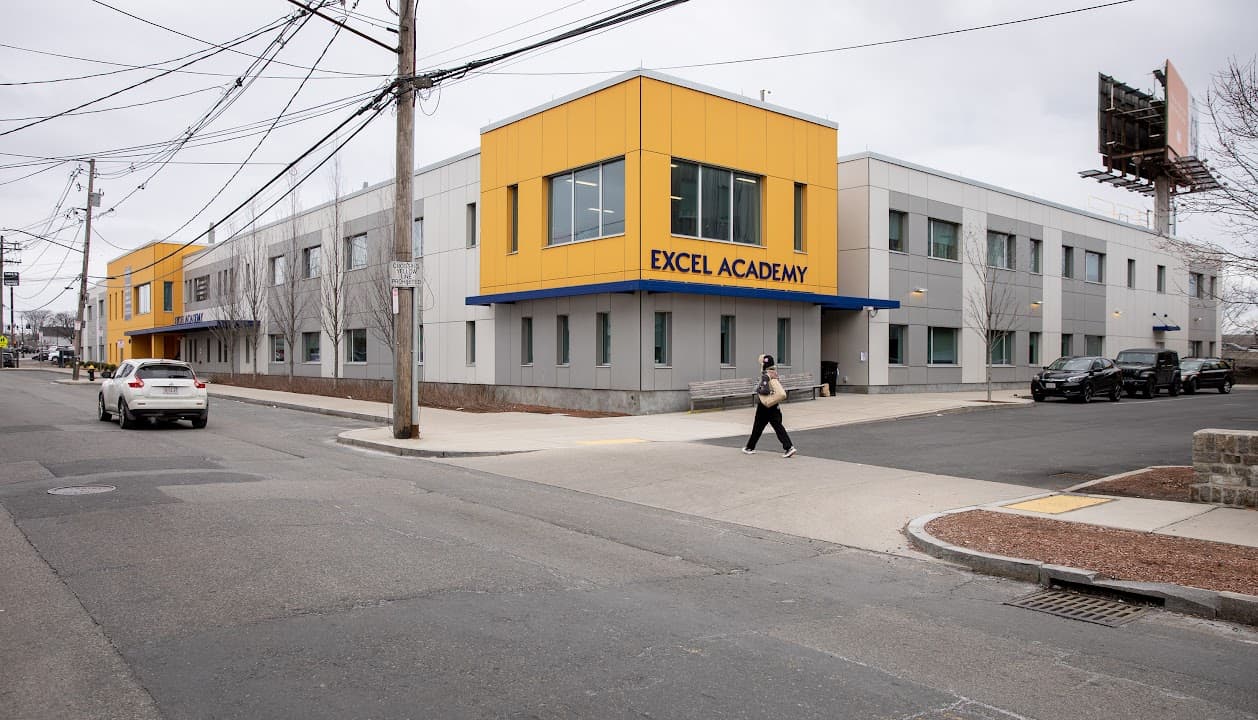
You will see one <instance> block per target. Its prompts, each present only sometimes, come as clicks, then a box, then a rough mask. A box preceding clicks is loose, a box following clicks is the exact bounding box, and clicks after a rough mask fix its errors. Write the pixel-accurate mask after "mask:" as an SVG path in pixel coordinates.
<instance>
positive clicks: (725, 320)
mask: <svg viewBox="0 0 1258 720" xmlns="http://www.w3.org/2000/svg"><path fill="white" fill-rule="evenodd" d="M737 327H738V326H737V324H736V321H735V318H734V316H733V315H722V316H721V366H722V367H733V365H734V348H736V347H737V346H736V345H735V341H736V338H735V331H736V330H737Z"/></svg>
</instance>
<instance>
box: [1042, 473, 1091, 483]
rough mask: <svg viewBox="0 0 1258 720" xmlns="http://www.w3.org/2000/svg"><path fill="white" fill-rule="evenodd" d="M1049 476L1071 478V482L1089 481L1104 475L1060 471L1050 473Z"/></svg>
mask: <svg viewBox="0 0 1258 720" xmlns="http://www.w3.org/2000/svg"><path fill="white" fill-rule="evenodd" d="M1049 477H1051V478H1054V479H1056V480H1069V481H1070V482H1088V481H1091V480H1099V479H1100V478H1102V477H1104V476H1102V475H1097V474H1095V473H1086V472H1059V473H1053V474H1052V475H1049Z"/></svg>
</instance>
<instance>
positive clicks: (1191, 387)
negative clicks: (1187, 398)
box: [1184, 380, 1197, 395]
mask: <svg viewBox="0 0 1258 720" xmlns="http://www.w3.org/2000/svg"><path fill="white" fill-rule="evenodd" d="M1184 392H1185V393H1186V394H1188V395H1196V394H1197V381H1196V380H1189V381H1188V382H1186V383H1184Z"/></svg>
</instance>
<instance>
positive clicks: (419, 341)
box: [415, 325, 424, 365]
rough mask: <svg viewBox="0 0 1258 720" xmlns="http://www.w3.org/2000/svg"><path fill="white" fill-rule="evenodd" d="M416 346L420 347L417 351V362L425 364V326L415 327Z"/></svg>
mask: <svg viewBox="0 0 1258 720" xmlns="http://www.w3.org/2000/svg"><path fill="white" fill-rule="evenodd" d="M415 346H416V347H417V348H419V352H417V353H415V364H417V365H423V364H424V326H423V325H418V326H416V327H415Z"/></svg>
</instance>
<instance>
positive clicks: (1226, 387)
mask: <svg viewBox="0 0 1258 720" xmlns="http://www.w3.org/2000/svg"><path fill="white" fill-rule="evenodd" d="M1219 392H1221V393H1223V394H1224V395H1226V394H1228V393H1230V392H1232V380H1231V378H1228V379H1227V380H1224V381H1223V384H1222V385H1220V386H1219Z"/></svg>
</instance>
